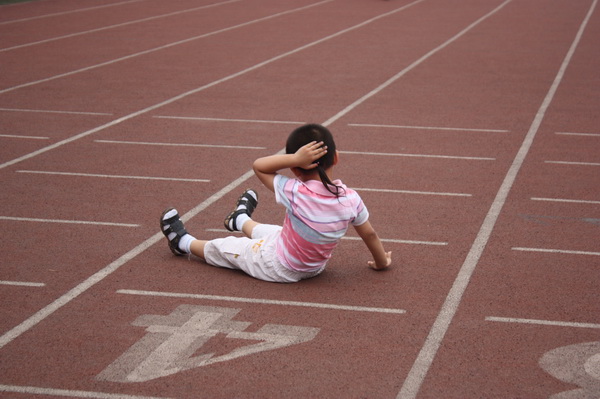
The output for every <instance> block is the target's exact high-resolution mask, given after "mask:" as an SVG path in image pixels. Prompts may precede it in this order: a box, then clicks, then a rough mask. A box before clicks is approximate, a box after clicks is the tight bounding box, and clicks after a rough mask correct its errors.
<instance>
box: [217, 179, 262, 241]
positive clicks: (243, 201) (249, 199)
mask: <svg viewBox="0 0 600 399" xmlns="http://www.w3.org/2000/svg"><path fill="white" fill-rule="evenodd" d="M250 192H252V193H254V195H255V196H256V198H257V199H258V193H257V192H256V191H254V190H252V189H248V190H246V191H244V193H243V194H242V195H240V197H239V198H238V200H237V203H236V204H235V208H236V209H235V210H233V211H232V212H231V213H230V214H229V215H227V217H226V218H225V221H224V222H223V224H224V225H225V228H226V229H227V230H229V231H240V230H239V229H238V228H237V225H236V223H235V221H236V219H237V217H238V216H239V215H241V214H242V213H245V214H247V215H248V216H249V217H252V212H254V210H255V209H256V207H257V206H258V200H257V199H254V197H253V196H252V195H251V194H250ZM240 205H246V209H237V208H238V207H239V206H240ZM232 220H233V222H232ZM230 223H231V227H229V224H230Z"/></svg>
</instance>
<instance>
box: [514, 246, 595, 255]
mask: <svg viewBox="0 0 600 399" xmlns="http://www.w3.org/2000/svg"><path fill="white" fill-rule="evenodd" d="M511 249H512V250H513V251H523V252H545V253H553V254H568V255H592V256H600V252H590V251H574V250H570V249H552V248H526V247H513V248H511Z"/></svg>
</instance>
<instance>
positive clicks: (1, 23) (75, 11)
mask: <svg viewBox="0 0 600 399" xmlns="http://www.w3.org/2000/svg"><path fill="white" fill-rule="evenodd" d="M140 1H145V0H129V1H122V2H120V3H112V4H104V5H101V6H95V7H87V8H79V9H76V10H69V11H62V12H56V13H52V14H44V15H38V16H36V17H29V18H22V19H13V20H11V21H4V22H0V25H8V24H14V23H17V22H26V21H33V20H35V19H42V18H50V17H58V16H61V15H67V14H73V13H78V12H85V11H91V10H97V9H99V8H106V7H112V6H120V5H123V4H128V3H137V2H140Z"/></svg>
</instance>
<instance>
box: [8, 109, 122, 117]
mask: <svg viewBox="0 0 600 399" xmlns="http://www.w3.org/2000/svg"><path fill="white" fill-rule="evenodd" d="M0 111H4V112H33V113H43V114H67V115H94V116H95V115H99V116H112V114H107V113H105V112H83V111H56V110H50V109H25V108H0Z"/></svg>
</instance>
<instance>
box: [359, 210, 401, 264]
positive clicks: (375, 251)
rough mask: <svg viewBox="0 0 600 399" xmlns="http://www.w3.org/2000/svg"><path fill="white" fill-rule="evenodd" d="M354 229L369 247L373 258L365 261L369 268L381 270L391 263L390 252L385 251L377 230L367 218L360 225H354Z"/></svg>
mask: <svg viewBox="0 0 600 399" xmlns="http://www.w3.org/2000/svg"><path fill="white" fill-rule="evenodd" d="M354 229H355V230H356V232H357V233H358V235H359V236H360V238H362V240H363V241H364V242H365V244H367V248H369V251H370V252H371V255H372V256H373V259H374V260H370V261H368V262H367V265H369V267H370V268H371V269H375V270H381V269H385V268H386V267H388V266H390V265H391V264H392V252H391V251H390V252H385V249H383V244H382V243H381V240H380V239H379V236H378V235H377V232H376V231H375V229H374V228H373V226H371V223H370V222H369V221H368V220H367V221H366V222H365V223H363V224H361V225H360V226H354Z"/></svg>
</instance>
